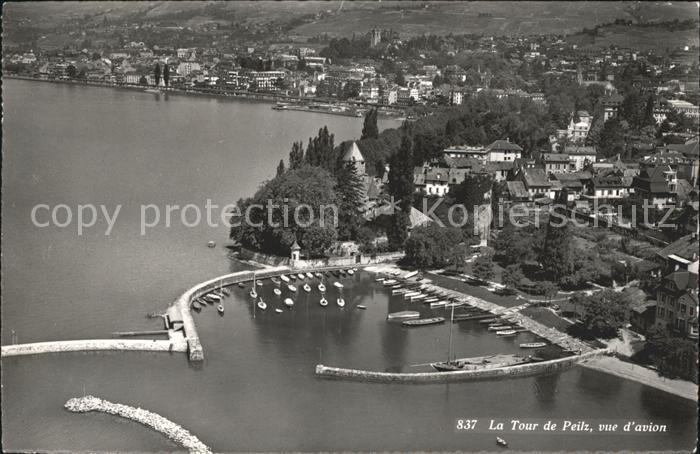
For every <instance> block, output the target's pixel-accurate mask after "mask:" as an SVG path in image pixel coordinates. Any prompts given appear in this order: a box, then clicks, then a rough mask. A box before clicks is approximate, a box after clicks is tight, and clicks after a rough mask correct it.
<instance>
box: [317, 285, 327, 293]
mask: <svg viewBox="0 0 700 454" xmlns="http://www.w3.org/2000/svg"><path fill="white" fill-rule="evenodd" d="M318 291H319V292H325V291H326V286H325V285H323V284H318Z"/></svg>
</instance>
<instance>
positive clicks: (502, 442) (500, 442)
mask: <svg viewBox="0 0 700 454" xmlns="http://www.w3.org/2000/svg"><path fill="white" fill-rule="evenodd" d="M496 444H497V445H499V446H508V442H507V441H505V440H504V439H503V438H501V437H496Z"/></svg>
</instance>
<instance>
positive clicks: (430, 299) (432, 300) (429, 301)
mask: <svg viewBox="0 0 700 454" xmlns="http://www.w3.org/2000/svg"><path fill="white" fill-rule="evenodd" d="M437 300H438V298H437V297H436V296H431V297H430V298H426V299H424V300H423V304H428V303H434V302H436V301H437Z"/></svg>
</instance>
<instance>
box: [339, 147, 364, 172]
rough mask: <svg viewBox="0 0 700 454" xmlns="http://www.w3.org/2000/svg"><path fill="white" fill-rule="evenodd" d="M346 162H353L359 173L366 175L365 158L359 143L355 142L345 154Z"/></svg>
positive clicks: (344, 159)
mask: <svg viewBox="0 0 700 454" xmlns="http://www.w3.org/2000/svg"><path fill="white" fill-rule="evenodd" d="M343 161H344V162H352V163H353V165H354V166H355V170H356V171H357V174H358V175H360V176H361V175H365V173H366V172H365V158H364V157H363V156H362V153H360V148H359V147H358V146H357V143H355V142H353V143H352V144H351V145H350V146H349V147H348V149H347V151H345V154H344V155H343Z"/></svg>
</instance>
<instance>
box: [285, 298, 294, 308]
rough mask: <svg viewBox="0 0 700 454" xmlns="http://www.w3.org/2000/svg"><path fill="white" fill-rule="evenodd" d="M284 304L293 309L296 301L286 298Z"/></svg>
mask: <svg viewBox="0 0 700 454" xmlns="http://www.w3.org/2000/svg"><path fill="white" fill-rule="evenodd" d="M284 304H285V305H286V306H287V307H292V306H294V300H293V299H291V298H285V299H284Z"/></svg>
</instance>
